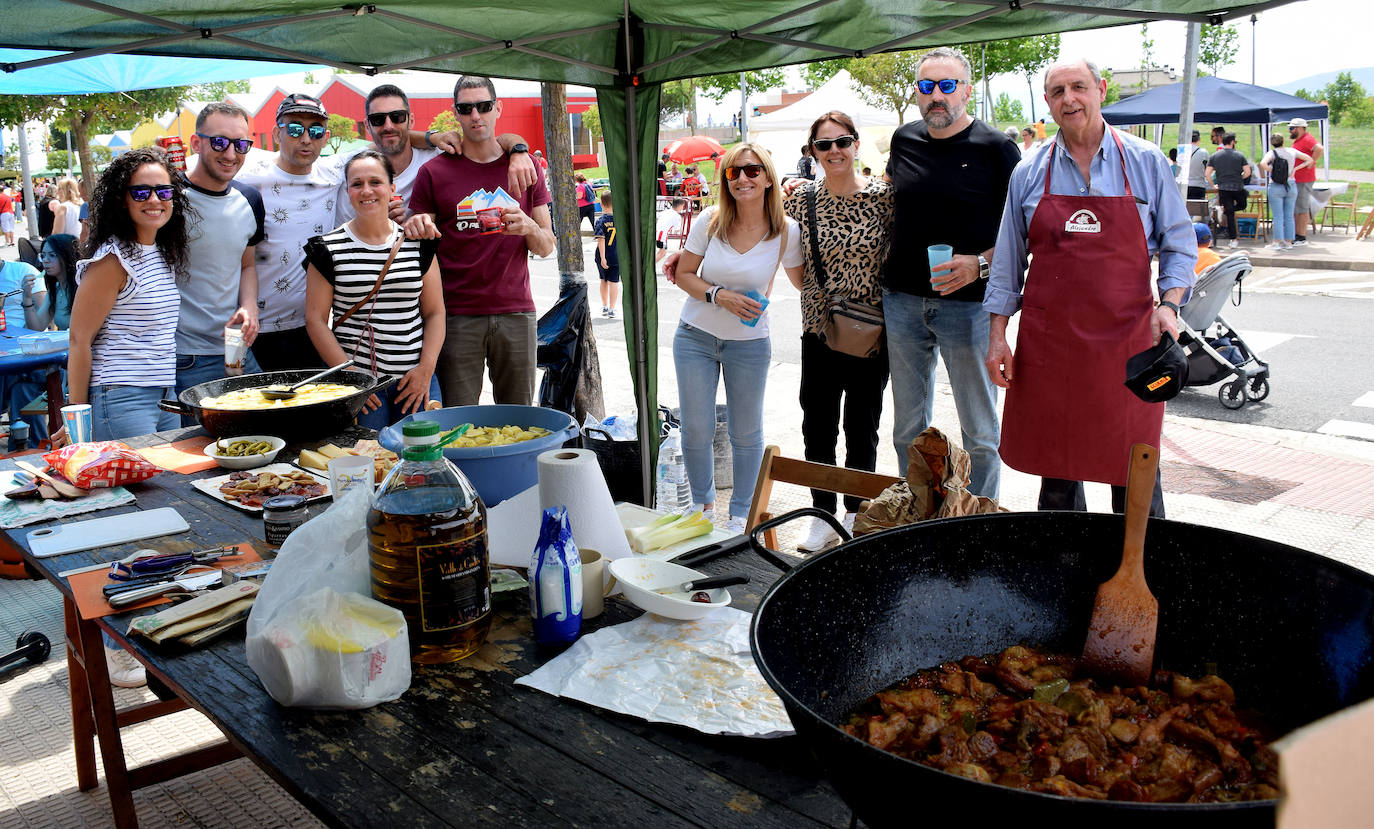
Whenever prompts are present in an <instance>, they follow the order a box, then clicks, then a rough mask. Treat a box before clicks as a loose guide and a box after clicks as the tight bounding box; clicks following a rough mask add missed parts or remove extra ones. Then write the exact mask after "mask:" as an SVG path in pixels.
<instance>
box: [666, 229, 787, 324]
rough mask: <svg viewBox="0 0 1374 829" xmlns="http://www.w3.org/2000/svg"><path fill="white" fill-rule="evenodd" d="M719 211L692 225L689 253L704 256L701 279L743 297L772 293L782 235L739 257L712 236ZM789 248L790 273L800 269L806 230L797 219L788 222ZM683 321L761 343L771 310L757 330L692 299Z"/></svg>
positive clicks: (688, 299) (765, 314)
mask: <svg viewBox="0 0 1374 829" xmlns="http://www.w3.org/2000/svg"><path fill="white" fill-rule="evenodd" d="M714 213H715V208H714V207H712V208H707V210H706V211H705V212H703V213H702V214H701V215H700V216H698V217H697V218H696V219H694V220H693V221H692V229H691V230H690V231H688V233H687V250H688V251H689V252H691V253H695V254H696V255H697V256H700V257H701V258H702V259H701V266H700V267H699V268H697V276H700V277H701V278H702V279H704V280H706V281H707V282H709V283H711V284H712V285H719V286H721V287H722V288H727V289H729V290H731V291H738V292H739V293H742V294H744V293H748V292H749V291H758V292H759V293H761V294H767V293H768V286H769V283H770V282H772V280H773V274H774V273H775V272H776V270H777V265H778V248H779V246H781V245H782V244H783V238H782V236H775V237H773V238H772V239H764V240H762V241H760V242H759V243H758V244H756V245H754V246H753V247H752V248H750V249H749V250H748V251H746V252H744V253H739V252H737V251H735V249H734V248H732V247H730V244H729V243H728V242H726V241H725V240H724V239H721V238H719V237H715V236H709V235H708V227H709V226H710V224H711V216H712V215H713V214H714ZM786 228H787V230H786V237H787V248H786V250H784V251H783V254H782V265H783V267H785V268H797V267H801V265H802V262H803V259H802V248H801V229H800V228H799V227H798V225H797V223H796V222H795V221H793V220H792V219H787V221H786ZM681 319H682V321H683V322H685V323H687V324H688V325H690V326H692V327H693V328H700V329H701V330H702V331H705V332H706V333H708V334H711V335H712V336H715V337H719V338H720V339H722V340H758V339H763V338H764V337H767V336H768V309H767V308H765V309H764V310H763V315H762V316H761V317H760V318H759V322H758V325H755V326H753V327H752V328H751V327H749V326H747V325H745V324H744V322H743V321H742V320H741V319H740V318H739V317H737V316H735V315H734V314H732V313H730V312H729V311H727V310H725V309H724V308H721V307H720V306H718V305H712V304H711V303H709V302H707V301H706V300H703V299H696V298H695V297H688V298H687V302H686V303H685V304H684V305H683V306H682V317H681Z"/></svg>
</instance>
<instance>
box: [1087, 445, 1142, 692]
mask: <svg viewBox="0 0 1374 829" xmlns="http://www.w3.org/2000/svg"><path fill="white" fill-rule="evenodd" d="M1158 468H1159V450H1158V449H1156V448H1154V447H1153V446H1150V445H1149V444H1145V443H1137V444H1135V445H1134V446H1132V447H1131V469H1130V475H1129V477H1128V478H1127V481H1126V541H1125V544H1124V545H1123V546H1122V550H1121V567H1120V569H1118V570H1117V571H1116V575H1115V576H1112V577H1111V578H1110V579H1108V580H1107V581H1105V582H1103V583H1102V586H1100V587H1098V588H1097V601H1096V602H1095V603H1094V605H1093V618H1092V622H1090V623H1089V624H1088V641H1087V642H1085V643H1083V661H1084V662H1086V663H1087V667H1088V670H1089V672H1090V673H1092V674H1094V675H1096V676H1101V677H1103V678H1112V679H1118V680H1121V681H1123V682H1126V683H1130V684H1132V685H1144V684H1146V683H1148V682H1149V680H1150V669H1151V668H1152V667H1153V666H1154V661H1155V628H1156V627H1157V626H1158V625H1159V601H1158V600H1157V599H1155V597H1154V595H1153V594H1151V593H1150V588H1149V585H1147V584H1145V524H1146V522H1147V521H1148V520H1149V517H1150V496H1151V494H1152V493H1153V491H1154V485H1155V471H1156V470H1157V469H1158Z"/></svg>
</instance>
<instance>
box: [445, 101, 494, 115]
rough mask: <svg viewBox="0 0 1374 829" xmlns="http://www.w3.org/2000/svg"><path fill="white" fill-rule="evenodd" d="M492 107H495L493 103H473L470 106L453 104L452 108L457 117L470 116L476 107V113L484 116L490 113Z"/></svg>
mask: <svg viewBox="0 0 1374 829" xmlns="http://www.w3.org/2000/svg"><path fill="white" fill-rule="evenodd" d="M494 106H496V102H495V101H474V102H472V103H470V104H458V103H455V104H454V105H453V108H454V109H456V110H458V114H459V115H471V114H472V109H473V107H476V108H477V111H478V112H480V113H482V114H483V115H486V114H487V113H488V112H491V108H492V107H494Z"/></svg>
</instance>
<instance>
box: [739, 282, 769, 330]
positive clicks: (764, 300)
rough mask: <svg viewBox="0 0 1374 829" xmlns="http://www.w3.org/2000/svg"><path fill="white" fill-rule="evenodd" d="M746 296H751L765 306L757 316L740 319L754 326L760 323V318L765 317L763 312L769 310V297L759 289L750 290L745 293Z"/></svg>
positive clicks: (751, 326)
mask: <svg viewBox="0 0 1374 829" xmlns="http://www.w3.org/2000/svg"><path fill="white" fill-rule="evenodd" d="M745 296H747V297H749V298H750V299H752V300H754V301H755V302H757V303H758V304H759V305H762V306H763V307H762V308H760V309H759V315H758V316H757V317H754V318H753V319H751V320H740V322H742V323H744V324H745V325H747V326H749V327H750V328H753V327H754V326H756V325H758V324H759V320H761V319H763V312H764V311H767V310H768V297H766V296H764V295H763V294H761V293H759V292H758V291H749V292H748V293H746V294H745Z"/></svg>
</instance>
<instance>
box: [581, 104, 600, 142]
mask: <svg viewBox="0 0 1374 829" xmlns="http://www.w3.org/2000/svg"><path fill="white" fill-rule="evenodd" d="M582 126H584V127H586V128H587V132H590V133H591V134H592V146H593V147H595V146H596V142H598V141H600V140H601V136H602V135H604V133H603V132H602V131H601V108H600V107H599V106H597V105H596V104H592V105H591V106H589V107H587V108H586V109H584V110H582Z"/></svg>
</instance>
